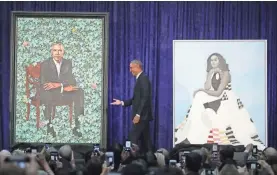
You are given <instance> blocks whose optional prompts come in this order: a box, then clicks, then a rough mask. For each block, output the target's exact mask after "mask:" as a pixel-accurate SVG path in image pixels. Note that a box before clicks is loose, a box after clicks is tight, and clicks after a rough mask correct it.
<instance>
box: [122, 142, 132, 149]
mask: <svg viewBox="0 0 277 175" xmlns="http://www.w3.org/2000/svg"><path fill="white" fill-rule="evenodd" d="M131 145H132V144H131V141H130V140H127V141H126V142H125V148H124V150H125V151H131Z"/></svg>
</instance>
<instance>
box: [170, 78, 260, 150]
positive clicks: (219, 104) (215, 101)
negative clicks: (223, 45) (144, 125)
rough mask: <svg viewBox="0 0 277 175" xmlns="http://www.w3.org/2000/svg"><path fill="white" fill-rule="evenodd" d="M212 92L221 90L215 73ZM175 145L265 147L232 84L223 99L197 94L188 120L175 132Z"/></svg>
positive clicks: (221, 97) (227, 87)
mask: <svg viewBox="0 0 277 175" xmlns="http://www.w3.org/2000/svg"><path fill="white" fill-rule="evenodd" d="M212 79H213V80H214V81H213V83H212V87H211V90H217V88H218V87H219V84H220V74H219V73H217V74H214V75H213V77H212ZM175 130H176V131H175V144H178V143H180V142H182V141H184V140H186V139H187V140H188V141H189V142H190V143H191V144H204V143H218V144H232V145H247V144H249V143H252V144H254V145H257V146H258V148H259V149H261V150H263V149H264V148H265V146H264V144H263V143H262V142H261V140H260V139H259V136H258V133H257V130H256V127H255V124H254V122H253V121H252V119H251V117H250V115H249V113H248V111H247V110H246V109H245V108H244V106H243V104H242V102H241V101H240V99H239V98H238V97H237V96H236V95H235V93H234V92H233V91H232V88H231V82H230V83H229V84H228V85H227V86H226V88H225V90H224V91H223V92H222V93H221V95H220V96H219V97H215V96H210V95H208V94H207V93H205V92H203V91H199V92H198V93H196V95H195V97H194V99H193V102H192V105H191V107H190V109H189V111H188V113H187V116H186V118H185V120H184V121H183V122H182V123H181V124H180V125H179V126H178V127H177V128H176V129H175Z"/></svg>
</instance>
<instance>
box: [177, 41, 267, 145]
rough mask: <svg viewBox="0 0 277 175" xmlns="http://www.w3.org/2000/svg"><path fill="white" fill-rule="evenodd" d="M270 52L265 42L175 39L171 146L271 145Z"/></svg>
mask: <svg viewBox="0 0 277 175" xmlns="http://www.w3.org/2000/svg"><path fill="white" fill-rule="evenodd" d="M266 51H267V41H266V40H174V41H173V60H174V61H173V62H174V63H173V66H174V67H173V78H174V83H173V86H174V87H173V98H174V99H173V103H174V104H173V113H174V114H173V117H174V120H173V122H174V123H173V126H174V131H173V133H174V138H175V139H173V140H174V141H173V142H174V143H173V145H175V144H179V143H182V142H186V143H190V144H206V143H217V144H222V145H224V144H228V145H230V144H231V145H247V144H249V143H252V144H254V145H257V146H258V148H259V149H264V148H265V147H266V146H267V91H266V90H267V53H266Z"/></svg>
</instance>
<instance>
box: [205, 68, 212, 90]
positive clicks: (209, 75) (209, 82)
mask: <svg viewBox="0 0 277 175" xmlns="http://www.w3.org/2000/svg"><path fill="white" fill-rule="evenodd" d="M212 76H213V71H212V70H210V72H208V73H207V78H206V82H205V85H204V89H205V90H209V89H211V86H212Z"/></svg>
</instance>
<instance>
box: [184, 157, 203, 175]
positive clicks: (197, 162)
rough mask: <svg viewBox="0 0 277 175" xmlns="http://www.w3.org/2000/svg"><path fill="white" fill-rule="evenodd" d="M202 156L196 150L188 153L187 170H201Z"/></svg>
mask: <svg viewBox="0 0 277 175" xmlns="http://www.w3.org/2000/svg"><path fill="white" fill-rule="evenodd" d="M201 164H202V157H201V156H200V155H199V154H198V153H195V152H190V153H188V154H187V155H186V165H185V169H186V172H187V171H188V172H195V173H197V172H199V170H200V169H201Z"/></svg>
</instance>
